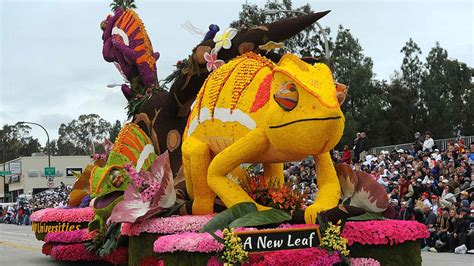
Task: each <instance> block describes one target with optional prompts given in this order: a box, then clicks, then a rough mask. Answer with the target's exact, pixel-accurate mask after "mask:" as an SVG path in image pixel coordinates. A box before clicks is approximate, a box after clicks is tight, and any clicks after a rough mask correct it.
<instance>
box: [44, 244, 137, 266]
mask: <svg viewBox="0 0 474 266" xmlns="http://www.w3.org/2000/svg"><path fill="white" fill-rule="evenodd" d="M47 244H48V243H47ZM43 253H44V252H43ZM50 255H51V258H53V259H55V260H63V261H91V260H96V261H100V260H105V261H108V262H110V263H112V264H114V265H120V264H126V263H127V262H128V248H127V247H120V248H118V249H116V250H114V251H112V253H110V254H109V255H107V256H105V257H99V256H97V255H96V254H94V253H92V252H90V251H88V250H87V249H86V246H85V245H84V244H82V243H76V244H67V245H54V246H52V248H51V251H50Z"/></svg>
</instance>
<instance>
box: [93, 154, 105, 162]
mask: <svg viewBox="0 0 474 266" xmlns="http://www.w3.org/2000/svg"><path fill="white" fill-rule="evenodd" d="M106 159H107V156H106V155H105V154H103V153H96V154H94V156H92V160H94V161H97V160H106Z"/></svg>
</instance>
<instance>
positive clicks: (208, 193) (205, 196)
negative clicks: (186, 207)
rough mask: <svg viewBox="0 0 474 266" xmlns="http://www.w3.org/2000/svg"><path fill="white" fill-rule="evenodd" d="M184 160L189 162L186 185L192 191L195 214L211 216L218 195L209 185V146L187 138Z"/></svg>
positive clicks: (195, 139)
mask: <svg viewBox="0 0 474 266" xmlns="http://www.w3.org/2000/svg"><path fill="white" fill-rule="evenodd" d="M182 151H183V158H185V159H186V160H188V161H187V162H188V163H187V164H185V167H186V168H185V174H186V183H187V182H188V181H191V182H192V184H191V185H186V188H187V189H191V190H192V192H191V193H192V195H193V200H194V201H193V214H194V215H199V214H211V213H213V212H214V200H215V198H216V194H215V193H214V191H212V190H211V188H210V187H209V186H208V185H207V181H206V178H207V169H208V167H209V164H210V163H211V150H210V149H209V145H207V144H206V143H204V142H202V141H200V140H199V139H197V138H193V137H190V138H187V139H186V140H185V141H184V143H183V148H182Z"/></svg>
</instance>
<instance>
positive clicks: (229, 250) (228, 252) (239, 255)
mask: <svg viewBox="0 0 474 266" xmlns="http://www.w3.org/2000/svg"><path fill="white" fill-rule="evenodd" d="M222 234H223V235H224V250H223V252H222V255H221V259H222V260H223V261H224V262H226V263H228V264H242V263H244V262H246V261H247V260H248V252H247V251H245V250H244V248H243V246H242V240H241V239H240V237H238V236H237V234H236V233H235V231H234V228H230V229H227V228H225V229H224V230H223V231H222Z"/></svg>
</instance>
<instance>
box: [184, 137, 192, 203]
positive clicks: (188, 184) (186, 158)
mask: <svg viewBox="0 0 474 266" xmlns="http://www.w3.org/2000/svg"><path fill="white" fill-rule="evenodd" d="M183 171H184V178H185V183H186V191H187V192H188V195H189V198H191V200H193V199H194V191H193V181H192V179H191V160H190V159H189V155H188V154H186V153H184V144H183Z"/></svg>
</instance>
